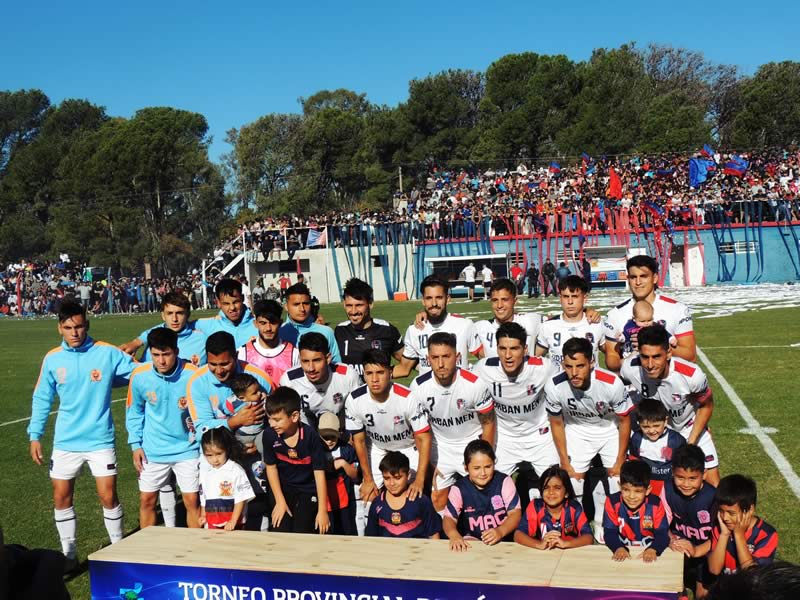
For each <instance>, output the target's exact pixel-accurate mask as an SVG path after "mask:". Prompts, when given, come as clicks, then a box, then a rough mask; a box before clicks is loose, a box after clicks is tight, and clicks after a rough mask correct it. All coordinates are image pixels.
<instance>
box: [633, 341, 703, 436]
mask: <svg viewBox="0 0 800 600" xmlns="http://www.w3.org/2000/svg"><path fill="white" fill-rule="evenodd" d="M619 374H620V376H621V377H622V380H623V381H624V382H625V383H628V384H630V386H631V396H632V398H633V401H634V403H636V404H638V402H639V401H640V400H643V399H645V398H655V399H656V400H659V401H661V403H662V404H663V405H664V407H665V408H666V409H667V413H668V414H669V426H670V427H671V428H672V429H674V430H675V431H680V432H682V431H683V430H686V431H691V428H692V425H693V424H694V415H695V408H696V407H697V406H702V405H703V404H704V403H705V402H707V401H708V399H709V398H711V388H709V387H708V379H706V376H705V373H703V371H701V370H700V367H698V366H697V365H696V364H694V363H691V362H689V361H688V360H683V359H682V358H677V357H675V356H673V357H672V358H671V359H670V361H669V369H668V371H667V376H666V377H664V379H651V378H650V377H648V376H647V373H645V371H644V369H643V368H642V363H641V361H640V359H639V355H638V354H636V355H633V356H629V357H628V358H626V359H625V360H624V361H622V368H621V369H620V372H619Z"/></svg>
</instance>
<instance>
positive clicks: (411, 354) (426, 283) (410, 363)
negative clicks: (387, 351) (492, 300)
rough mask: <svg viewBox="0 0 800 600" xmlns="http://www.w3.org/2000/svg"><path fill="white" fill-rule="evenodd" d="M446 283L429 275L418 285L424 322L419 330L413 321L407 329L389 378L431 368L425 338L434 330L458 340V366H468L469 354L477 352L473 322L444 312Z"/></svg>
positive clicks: (446, 296) (425, 371)
mask: <svg viewBox="0 0 800 600" xmlns="http://www.w3.org/2000/svg"><path fill="white" fill-rule="evenodd" d="M448 289H449V286H448V284H447V282H446V281H445V280H444V279H442V278H440V277H438V276H437V275H429V276H428V277H426V278H425V279H423V280H422V283H421V284H420V293H421V294H422V306H423V308H424V309H425V316H426V318H425V323H424V324H423V326H422V329H419V328H417V326H416V325H414V324H413V323H412V324H411V325H409V326H408V329H406V335H405V338H404V342H403V343H404V347H403V357H402V359H401V360H400V363H399V364H397V365H395V366H394V369H393V371H392V377H394V378H396V379H400V378H402V377H407V376H408V375H409V374H410V373H411V370H412V369H414V367H416V368H417V373H418V374H419V375H424V374H425V373H427V372H428V371H430V370H431V366H430V363H429V362H428V338H429V337H430V336H431V335H433V334H434V333H436V332H437V331H447V332H448V333H452V334H455V336H456V341H457V343H458V353H459V356H460V358H459V366H461V367H463V368H465V369H468V368H469V354H470V353H472V354H475V355H476V356H477V355H479V353H480V351H481V344H480V341H479V340H478V337H477V336H476V335H475V324H474V323H473V322H472V321H471V320H470V319H467V318H465V317H460V316H458V315H453V314H450V313H448V312H447V303H448V302H449V301H450V293H449V291H448Z"/></svg>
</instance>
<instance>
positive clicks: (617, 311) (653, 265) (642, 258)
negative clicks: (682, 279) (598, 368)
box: [605, 254, 697, 372]
mask: <svg viewBox="0 0 800 600" xmlns="http://www.w3.org/2000/svg"><path fill="white" fill-rule="evenodd" d="M626 269H627V272H628V286H629V287H630V289H631V296H632V297H631V298H629V299H628V300H626V301H625V302H623V303H622V304H619V305H618V306H617V307H616V308H612V309H611V310H610V311H608V315H607V316H606V321H605V326H606V339H605V352H606V367H607V368H608V369H610V370H612V371H617V372H619V370H620V367H622V361H623V359H624V358H625V354H626V353H625V352H624V349H623V344H622V342H621V339H622V331H623V329H624V328H625V323H627V322H628V321H629V320H630V319H631V318H633V305H634V304H635V303H636V302H637V301H639V300H646V301H647V302H649V303H650V304H652V305H653V319H654V320H655V322H656V323H658V324H660V325H662V326H663V327H664V328H665V329H666V330H667V331H668V332H669V333H670V335H673V336H675V338H676V339H677V345H676V347H675V348H673V350H672V353H673V354H674V355H675V356H676V357H678V358H682V359H684V360H688V361H690V362H694V361H696V360H697V344H696V343H695V338H694V328H693V325H692V311H691V310H689V307H688V306H686V305H685V304H683V303H682V302H678V301H677V300H674V299H672V298H669V297H667V296H664V295H663V294H661V293H659V292H658V289H657V288H658V263H657V262H656V260H655V259H654V258H652V257H650V256H647V255H644V254H640V255H638V256H632V257H631V258H629V259H628V262H627V264H626Z"/></svg>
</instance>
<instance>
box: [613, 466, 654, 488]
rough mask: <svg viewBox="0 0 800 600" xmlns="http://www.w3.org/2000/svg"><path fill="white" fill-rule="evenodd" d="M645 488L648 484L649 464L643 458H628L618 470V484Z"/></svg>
mask: <svg viewBox="0 0 800 600" xmlns="http://www.w3.org/2000/svg"><path fill="white" fill-rule="evenodd" d="M626 483H627V484H628V485H633V486H636V487H643V488H646V487H647V486H648V485H650V465H648V464H647V463H646V462H644V461H643V460H629V461H627V462H624V463H622V468H621V469H620V470H619V484H620V485H625V484H626Z"/></svg>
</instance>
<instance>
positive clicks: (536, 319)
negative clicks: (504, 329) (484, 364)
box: [475, 312, 542, 358]
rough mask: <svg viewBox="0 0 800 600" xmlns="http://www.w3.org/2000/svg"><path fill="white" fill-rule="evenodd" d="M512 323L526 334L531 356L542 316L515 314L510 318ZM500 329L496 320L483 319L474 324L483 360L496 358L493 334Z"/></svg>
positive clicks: (495, 342)
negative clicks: (520, 326) (481, 348)
mask: <svg viewBox="0 0 800 600" xmlns="http://www.w3.org/2000/svg"><path fill="white" fill-rule="evenodd" d="M512 321H513V322H514V323H517V324H518V325H522V326H523V327H524V328H525V331H526V332H527V334H528V341H527V342H526V343H527V344H528V352H529V353H530V354H533V349H534V348H535V347H536V336H537V335H539V328H540V327H541V324H542V315H540V314H539V313H535V312H531V313H515V314H514V317H513V318H512ZM499 327H500V323H499V322H498V321H497V319H494V318H492V319H483V320H482V321H477V322H476V323H475V332H476V333H477V335H478V338H479V339H480V341H481V344H482V345H483V356H484V358H490V357H492V356H497V339H496V338H495V334H496V333H497V329H498V328H499Z"/></svg>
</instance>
